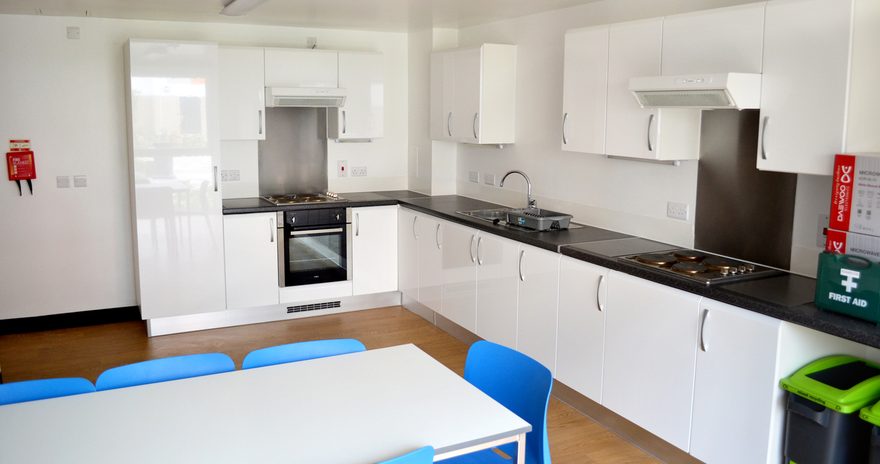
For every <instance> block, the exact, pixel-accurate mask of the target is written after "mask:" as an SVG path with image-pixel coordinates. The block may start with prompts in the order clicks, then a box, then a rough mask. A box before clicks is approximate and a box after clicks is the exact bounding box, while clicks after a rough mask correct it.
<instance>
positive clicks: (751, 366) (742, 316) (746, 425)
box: [690, 299, 782, 464]
mask: <svg viewBox="0 0 880 464" xmlns="http://www.w3.org/2000/svg"><path fill="white" fill-rule="evenodd" d="M700 308H701V309H700V310H701V324H700V332H699V337H698V350H697V364H696V380H695V381H694V405H693V411H694V412H693V424H692V426H691V445H690V454H691V455H693V456H694V457H696V458H697V459H699V460H701V461H703V462H711V463H719V464H724V463H731V464H733V463H743V462H754V463H758V462H762V463H771V462H778V461H779V455H778V454H775V453H772V452H771V451H770V441H771V436H773V435H774V430H773V428H772V427H771V425H772V421H771V418H772V414H773V413H774V406H775V404H774V403H775V398H776V393H777V390H778V389H779V387H778V379H777V378H776V362H777V346H779V345H778V342H779V336H780V327H781V325H782V322H781V321H779V320H778V319H774V318H770V317H767V316H763V315H761V314H757V313H755V312H752V311H747V310H744V309H740V308H736V307H733V306H729V305H726V304H723V303H719V302H716V301H712V300H707V299H704V300H703V301H702V303H701V305H700ZM721 437H723V439H722V438H721Z"/></svg>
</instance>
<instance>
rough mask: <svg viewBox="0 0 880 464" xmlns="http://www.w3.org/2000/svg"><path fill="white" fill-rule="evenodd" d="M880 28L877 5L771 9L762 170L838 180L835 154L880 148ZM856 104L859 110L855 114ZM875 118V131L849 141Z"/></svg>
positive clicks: (785, 0) (842, 1)
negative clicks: (879, 114) (850, 130)
mask: <svg viewBox="0 0 880 464" xmlns="http://www.w3.org/2000/svg"><path fill="white" fill-rule="evenodd" d="M854 5H856V8H858V9H859V11H858V12H857V13H858V14H853V8H854ZM853 20H855V21H856V24H857V25H859V29H857V30H856V32H857V33H856V34H854V27H853ZM878 28H880V7H878V2H876V1H873V0H865V1H854V0H774V1H771V2H769V3H768V4H767V15H766V22H765V29H764V72H763V82H762V91H761V125H760V135H759V137H760V141H759V144H758V162H757V166H758V169H762V170H768V171H783V172H795V173H802V174H817V175H831V173H832V172H831V171H832V167H833V163H834V154H836V153H842V152H847V151H848V150H853V149H855V150H864V151H869V150H870V151H876V150H880V135H878V134H880V131H877V130H876V110H877V107H878V105H880V90H878V89H877V81H876V79H877V78H878V77H880V61H878V60H877V39H878V34H877V32H875V31H876V30H877V29H878ZM851 40H852V43H851ZM854 57H858V58H859V60H858V61H857V62H854V61H853V58H854ZM855 71H857V72H855ZM872 78H873V83H872V84H868V85H859V84H858V83H866V80H867V81H870V80H872ZM851 84H856V85H855V87H853V86H851ZM856 89H858V91H856V92H853V90H856ZM848 105H854V108H857V109H858V110H857V111H850V113H849V114H848V112H847V110H848ZM868 121H873V125H874V129H873V130H872V131H859V130H856V131H854V132H853V136H854V137H853V138H850V137H849V135H848V127H847V126H848V125H853V127H865V126H866V124H867V125H870V124H872V123H871V122H868ZM858 136H862V137H867V139H865V138H861V139H860V138H858Z"/></svg>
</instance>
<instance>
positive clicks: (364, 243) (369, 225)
mask: <svg viewBox="0 0 880 464" xmlns="http://www.w3.org/2000/svg"><path fill="white" fill-rule="evenodd" d="M351 216H352V217H351V220H352V227H353V231H352V244H351V246H352V249H351V255H352V256H351V260H352V263H351V266H352V288H353V294H354V295H366V294H370V293H382V292H393V291H396V290H397V229H398V221H397V206H371V207H365V208H352V209H351Z"/></svg>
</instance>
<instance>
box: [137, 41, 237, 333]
mask: <svg viewBox="0 0 880 464" xmlns="http://www.w3.org/2000/svg"><path fill="white" fill-rule="evenodd" d="M125 54H126V60H125V63H126V74H127V79H126V90H127V98H128V102H127V103H128V104H127V105H126V107H127V111H128V113H127V116H128V123H129V127H130V130H131V137H129V154H130V156H131V158H130V159H129V163H128V164H129V169H130V171H131V179H132V196H133V198H132V214H133V215H134V221H133V222H134V227H135V233H134V247H135V253H136V256H137V258H136V259H135V263H136V264H135V266H136V272H135V275H136V276H137V282H136V285H137V295H138V304H139V305H140V308H141V316H142V317H143V318H144V319H152V318H159V317H166V316H178V315H184V314H194V313H204V312H209V311H222V310H225V308H226V287H225V277H224V275H223V269H224V260H223V215H222V203H221V196H220V179H219V162H220V159H219V156H220V149H219V148H220V135H219V132H220V131H219V129H220V121H219V115H218V113H217V108H218V107H219V105H218V104H217V102H218V100H219V97H218V82H219V79H218V52H217V45H216V44H210V43H204V42H169V41H149V40H130V41H129V42H128V44H127V46H126V47H125ZM157 121H161V124H157V123H156V122H157Z"/></svg>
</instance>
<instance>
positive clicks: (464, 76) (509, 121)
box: [431, 44, 516, 145]
mask: <svg viewBox="0 0 880 464" xmlns="http://www.w3.org/2000/svg"><path fill="white" fill-rule="evenodd" d="M515 102H516V46H515V45H502V44H483V45H482V46H480V47H476V48H467V49H457V50H450V51H443V52H435V53H434V54H432V56H431V136H432V138H434V139H435V140H447V141H453V142H462V143H474V144H493V145H501V144H508V143H514V141H515V138H516V137H515V128H516V127H515V126H516V114H515V109H516V105H515Z"/></svg>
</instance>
